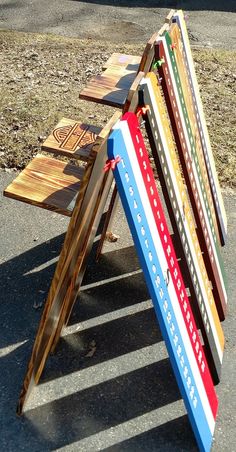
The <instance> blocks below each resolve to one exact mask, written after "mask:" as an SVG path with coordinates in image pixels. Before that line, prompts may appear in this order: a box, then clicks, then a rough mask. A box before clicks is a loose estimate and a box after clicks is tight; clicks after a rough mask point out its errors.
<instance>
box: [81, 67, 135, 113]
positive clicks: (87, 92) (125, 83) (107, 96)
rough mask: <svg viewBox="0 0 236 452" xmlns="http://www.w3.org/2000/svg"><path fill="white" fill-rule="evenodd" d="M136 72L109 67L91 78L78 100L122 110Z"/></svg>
mask: <svg viewBox="0 0 236 452" xmlns="http://www.w3.org/2000/svg"><path fill="white" fill-rule="evenodd" d="M135 76H136V71H130V70H127V69H126V68H125V67H119V66H111V67H109V68H108V69H106V71H104V72H103V73H102V74H101V75H97V76H95V77H93V78H92V79H91V80H90V82H89V83H88V85H87V86H86V87H85V88H84V89H83V90H82V91H81V93H80V95H79V97H80V99H85V100H90V101H93V102H97V103H101V104H105V105H110V106H113V107H117V108H123V106H124V105H125V101H126V98H127V95H128V92H129V89H130V87H131V85H132V83H133V81H134V79H135Z"/></svg>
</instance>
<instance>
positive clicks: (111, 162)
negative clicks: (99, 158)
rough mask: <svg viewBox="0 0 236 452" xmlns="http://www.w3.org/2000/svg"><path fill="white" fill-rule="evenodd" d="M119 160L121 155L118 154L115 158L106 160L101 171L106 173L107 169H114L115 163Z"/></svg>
mask: <svg viewBox="0 0 236 452" xmlns="http://www.w3.org/2000/svg"><path fill="white" fill-rule="evenodd" d="M120 161H121V157H120V156H119V155H117V157H116V158H115V159H112V160H107V161H106V164H105V165H104V167H103V171H104V172H105V173H106V172H107V171H109V169H112V170H114V169H115V167H116V165H117V163H119V162H120Z"/></svg>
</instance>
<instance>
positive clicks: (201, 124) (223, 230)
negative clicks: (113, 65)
mask: <svg viewBox="0 0 236 452" xmlns="http://www.w3.org/2000/svg"><path fill="white" fill-rule="evenodd" d="M173 20H174V21H176V22H177V23H178V26H179V29H180V32H181V37H182V43H183V52H182V55H183V59H184V61H185V64H186V68H187V72H188V77H189V82H190V88H191V92H192V97H193V101H194V109H195V115H196V119H197V124H198V129H199V133H200V137H201V142H202V147H203V151H204V156H205V161H206V166H207V171H208V175H209V181H210V184H211V189H212V193H213V199H214V205H215V210H216V214H217V220H218V227H219V231H220V237H221V242H222V244H223V245H224V244H225V241H226V237H227V217H226V212H225V207H224V201H223V197H222V193H221V189H220V184H219V179H218V175H217V171H216V167H215V160H214V156H213V152H212V148H211V142H210V138H209V134H208V129H207V125H206V119H205V115H204V111H203V106H202V100H201V96H200V92H199V87H198V82H197V77H196V72H195V67H194V61H193V57H192V52H191V48H190V43H189V38H188V32H187V27H186V24H185V20H184V15H183V12H182V11H178V12H177V13H175V14H174V16H173Z"/></svg>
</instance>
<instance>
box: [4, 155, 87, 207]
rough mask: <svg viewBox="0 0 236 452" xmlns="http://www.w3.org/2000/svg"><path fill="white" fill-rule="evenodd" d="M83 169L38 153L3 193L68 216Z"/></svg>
mask: <svg viewBox="0 0 236 452" xmlns="http://www.w3.org/2000/svg"><path fill="white" fill-rule="evenodd" d="M83 175H84V169H83V168H79V167H77V166H73V165H68V164H66V163H65V162H61V161H60V160H56V159H52V158H49V157H45V156H44V155H41V154H38V155H37V156H36V157H35V158H34V159H33V160H32V161H31V162H30V163H29V165H28V166H27V167H26V168H25V169H24V170H23V171H22V172H21V173H20V174H19V176H17V177H16V179H15V180H13V182H12V183H11V184H10V185H9V186H8V187H7V188H6V189H5V190H4V195H5V196H7V197H9V198H13V199H17V200H18V201H23V202H26V203H28V204H32V205H34V206H38V207H42V208H44V209H48V210H53V211H54V212H57V213H60V214H62V215H67V216H71V214H72V210H73V207H74V203H75V199H76V196H77V194H78V191H79V189H80V184H81V179H82V178H83Z"/></svg>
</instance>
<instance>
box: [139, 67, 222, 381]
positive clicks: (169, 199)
mask: <svg viewBox="0 0 236 452" xmlns="http://www.w3.org/2000/svg"><path fill="white" fill-rule="evenodd" d="M140 103H141V105H142V104H145V105H147V106H148V107H149V110H148V111H147V115H146V117H145V118H146V120H145V123H146V126H147V133H148V138H149V141H150V143H151V150H152V155H153V157H154V161H155V164H156V167H157V172H158V175H159V177H160V181H161V184H162V190H163V193H164V196H165V200H166V206H167V209H168V212H169V216H170V219H171V223H172V227H173V230H174V232H175V235H176V240H177V241H178V242H179V246H180V248H181V254H182V255H184V256H185V262H186V264H187V266H188V269H189V270H188V273H187V279H189V282H190V281H192V284H191V288H190V291H191V295H192V291H193V294H194V295H195V297H194V298H195V300H196V301H195V300H194V301H193V303H194V304H192V309H193V311H194V313H197V316H198V321H199V325H200V328H201V332H202V336H203V339H204V344H205V353H206V356H207V359H208V365H209V368H210V370H211V374H212V377H213V379H214V382H215V383H218V382H219V379H220V374H221V366H222V358H223V349H224V334H223V330H222V327H221V324H220V321H219V317H218V313H217V310H216V306H215V301H214V298H213V295H212V290H211V285H210V282H209V280H208V275H207V272H206V268H205V265H204V260H203V257H202V253H201V249H200V245H199V242H198V238H197V235H196V231H195V224H194V219H193V217H192V212H191V208H190V204H189V201H188V195H187V190H186V187H185V185H184V183H183V180H182V173H181V168H180V165H179V161H178V157H177V153H176V150H175V147H174V143H173V139H172V135H171V130H170V125H169V121H168V118H167V114H166V111H165V106H164V101H163V99H162V95H161V91H160V87H159V86H158V84H157V78H156V76H155V75H154V74H153V73H151V74H147V76H146V77H145V78H144V79H143V80H142V83H141V86H140ZM195 303H196V305H195ZM197 307H198V309H196V308H197ZM196 311H197V312H196Z"/></svg>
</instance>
